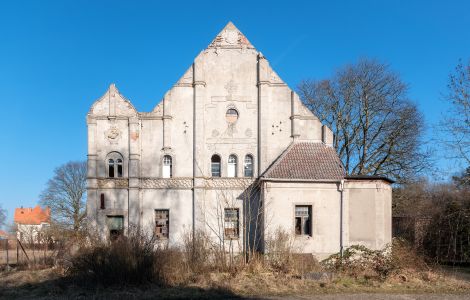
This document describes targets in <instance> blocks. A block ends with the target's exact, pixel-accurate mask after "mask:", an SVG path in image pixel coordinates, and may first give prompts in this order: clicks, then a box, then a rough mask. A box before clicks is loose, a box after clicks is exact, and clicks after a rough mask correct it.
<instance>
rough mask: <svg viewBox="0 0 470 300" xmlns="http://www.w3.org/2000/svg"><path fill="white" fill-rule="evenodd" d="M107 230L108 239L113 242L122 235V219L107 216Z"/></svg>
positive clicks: (121, 217)
mask: <svg viewBox="0 0 470 300" xmlns="http://www.w3.org/2000/svg"><path fill="white" fill-rule="evenodd" d="M106 223H107V225H108V230H109V238H110V239H111V240H112V241H113V240H116V239H117V238H119V237H120V236H122V235H123V234H124V217H123V216H108V219H107V220H106Z"/></svg>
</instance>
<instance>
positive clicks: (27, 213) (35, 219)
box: [14, 205, 51, 225]
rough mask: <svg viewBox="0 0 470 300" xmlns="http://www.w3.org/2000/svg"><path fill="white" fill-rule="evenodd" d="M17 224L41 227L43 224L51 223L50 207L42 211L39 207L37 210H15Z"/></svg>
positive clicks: (29, 208) (28, 208)
mask: <svg viewBox="0 0 470 300" xmlns="http://www.w3.org/2000/svg"><path fill="white" fill-rule="evenodd" d="M14 221H15V223H17V224H25V225H39V224H41V223H50V222H51V210H50V208H49V207H46V208H45V209H42V208H41V207H40V206H39V205H37V206H36V207H35V208H31V207H27V208H23V207H22V208H17V209H15V218H14Z"/></svg>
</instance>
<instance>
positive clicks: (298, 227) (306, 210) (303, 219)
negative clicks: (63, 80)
mask: <svg viewBox="0 0 470 300" xmlns="http://www.w3.org/2000/svg"><path fill="white" fill-rule="evenodd" d="M295 234H296V235H309V236H312V206H311V205H296V206H295Z"/></svg>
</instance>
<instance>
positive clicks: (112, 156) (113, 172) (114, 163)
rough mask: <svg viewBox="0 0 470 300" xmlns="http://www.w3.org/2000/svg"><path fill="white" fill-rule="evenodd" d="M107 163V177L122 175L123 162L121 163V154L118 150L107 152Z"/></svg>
mask: <svg viewBox="0 0 470 300" xmlns="http://www.w3.org/2000/svg"><path fill="white" fill-rule="evenodd" d="M107 163H108V177H110V178H114V177H122V174H123V171H122V170H123V169H122V166H123V163H122V155H121V154H119V153H118V152H111V153H109V154H108V157H107Z"/></svg>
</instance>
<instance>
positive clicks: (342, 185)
mask: <svg viewBox="0 0 470 300" xmlns="http://www.w3.org/2000/svg"><path fill="white" fill-rule="evenodd" d="M339 191H340V193H341V195H340V208H339V254H340V257H341V258H343V191H344V179H341V182H340V184H339Z"/></svg>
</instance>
